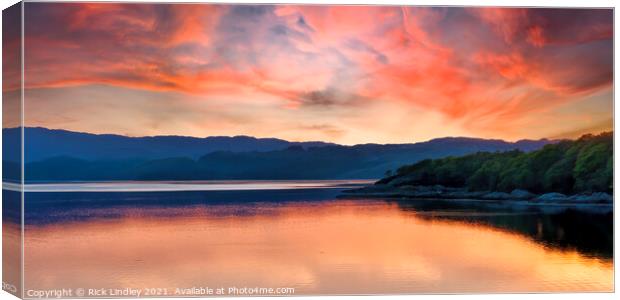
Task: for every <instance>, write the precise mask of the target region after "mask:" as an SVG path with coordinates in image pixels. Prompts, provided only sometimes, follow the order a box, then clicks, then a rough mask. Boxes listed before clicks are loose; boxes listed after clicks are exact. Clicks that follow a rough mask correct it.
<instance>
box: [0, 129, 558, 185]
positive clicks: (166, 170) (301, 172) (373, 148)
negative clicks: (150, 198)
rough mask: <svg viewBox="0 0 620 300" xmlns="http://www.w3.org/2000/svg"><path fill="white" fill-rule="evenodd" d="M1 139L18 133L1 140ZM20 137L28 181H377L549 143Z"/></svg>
mask: <svg viewBox="0 0 620 300" xmlns="http://www.w3.org/2000/svg"><path fill="white" fill-rule="evenodd" d="M11 130H13V132H10V131H11ZM7 131H9V134H11V133H15V132H17V133H19V131H18V130H16V129H4V130H3V133H4V134H6V133H7ZM26 136H27V138H26V150H25V153H26V162H27V163H26V173H25V174H26V175H25V176H26V179H27V180H29V181H64V180H189V179H193V180H209V179H341V178H380V177H383V176H384V174H385V172H386V171H388V170H395V169H396V168H398V167H399V166H402V165H405V164H412V163H415V162H418V161H420V160H422V159H428V158H442V157H446V156H460V155H465V154H470V153H476V152H481V151H485V152H497V151H509V150H514V149H518V150H521V151H526V152H528V151H533V150H537V149H540V148H541V147H543V146H544V145H546V144H549V143H553V142H555V141H550V140H546V139H543V140H521V141H517V142H515V143H510V142H506V141H502V140H485V139H479V138H466V137H447V138H438V139H433V140H430V141H427V142H420V143H412V144H384V145H382V144H360V145H354V146H343V145H337V144H330V143H324V142H287V141H285V140H280V139H274V138H268V139H257V138H253V137H248V136H240V137H207V138H194V137H178V136H156V137H125V136H119V135H93V134H87V133H74V132H70V131H65V130H49V129H44V128H26Z"/></svg>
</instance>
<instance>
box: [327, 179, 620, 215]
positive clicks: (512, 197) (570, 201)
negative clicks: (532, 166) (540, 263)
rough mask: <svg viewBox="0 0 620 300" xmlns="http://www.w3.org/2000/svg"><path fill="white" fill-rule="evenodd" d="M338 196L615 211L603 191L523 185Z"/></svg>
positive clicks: (379, 188) (375, 188)
mask: <svg viewBox="0 0 620 300" xmlns="http://www.w3.org/2000/svg"><path fill="white" fill-rule="evenodd" d="M338 198H345V199H361V198H375V199H378V198H382V199H395V200H425V201H449V202H472V203H473V202H475V203H476V204H483V205H484V204H488V205H494V206H497V205H499V206H510V207H525V208H541V209H544V210H555V209H559V210H565V209H576V210H580V211H588V212H597V213H607V212H613V196H612V195H610V194H607V193H602V192H593V193H584V194H575V195H564V194H560V193H545V194H533V193H530V192H528V191H525V190H520V189H515V190H513V191H512V192H511V193H506V192H496V191H468V190H466V189H464V188H449V187H443V186H440V185H436V186H399V187H396V186H391V185H387V184H374V185H369V186H365V187H362V188H357V189H349V190H345V191H342V193H341V195H339V196H338Z"/></svg>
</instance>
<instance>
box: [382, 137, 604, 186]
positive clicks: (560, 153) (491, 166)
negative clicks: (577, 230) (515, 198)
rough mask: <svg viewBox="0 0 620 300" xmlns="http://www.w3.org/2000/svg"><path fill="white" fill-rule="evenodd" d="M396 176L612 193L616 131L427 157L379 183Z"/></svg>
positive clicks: (417, 181)
mask: <svg viewBox="0 0 620 300" xmlns="http://www.w3.org/2000/svg"><path fill="white" fill-rule="evenodd" d="M396 179H399V180H398V181H395V182H398V184H397V185H406V184H410V185H436V184H440V185H444V186H449V187H467V188H469V189H470V190H472V191H503V192H510V191H512V190H514V189H525V190H528V191H531V192H534V193H548V192H560V193H565V194H573V193H583V192H611V191H612V189H613V133H612V132H605V133H601V134H598V135H592V134H587V135H584V136H582V137H580V138H579V139H577V140H563V141H560V142H558V143H554V144H549V145H546V146H544V147H543V148H542V149H540V150H536V151H532V152H523V151H519V150H513V151H506V152H494V153H491V152H478V153H474V154H470V155H465V156H459V157H446V158H442V159H427V160H423V161H420V162H418V163H415V164H413V165H407V166H403V167H401V168H399V169H398V170H397V171H396V172H395V174H394V175H392V176H389V177H387V178H384V179H382V180H380V181H379V183H389V182H391V181H393V180H396Z"/></svg>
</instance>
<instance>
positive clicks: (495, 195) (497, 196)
mask: <svg viewBox="0 0 620 300" xmlns="http://www.w3.org/2000/svg"><path fill="white" fill-rule="evenodd" d="M482 199H485V200H510V199H512V196H511V195H510V194H508V193H504V192H491V193H487V194H484V195H482Z"/></svg>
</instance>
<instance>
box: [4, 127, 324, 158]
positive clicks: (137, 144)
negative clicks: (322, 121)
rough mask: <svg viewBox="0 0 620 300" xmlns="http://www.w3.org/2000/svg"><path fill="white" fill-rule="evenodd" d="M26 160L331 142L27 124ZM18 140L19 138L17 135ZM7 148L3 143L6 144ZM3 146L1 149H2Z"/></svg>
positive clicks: (10, 132)
mask: <svg viewBox="0 0 620 300" xmlns="http://www.w3.org/2000/svg"><path fill="white" fill-rule="evenodd" d="M24 130H25V132H24V135H25V136H26V137H27V138H26V139H25V147H24V152H25V153H24V156H25V161H26V162H33V161H40V160H43V159H47V158H52V157H58V156H69V157H73V158H77V159H84V160H111V159H129V158H140V159H160V158H167V157H177V156H187V157H189V158H194V159H195V158H199V157H200V156H202V155H205V154H206V153H210V152H214V151H231V152H244V151H273V150H281V149H285V148H286V147H289V146H292V145H299V146H302V147H304V148H307V147H316V146H325V145H330V144H329V143H324V142H302V143H297V142H288V141H285V140H281V139H275V138H254V137H249V136H234V137H228V136H213V137H205V138H197V137H187V136H152V137H127V136H122V135H115V134H90V133H81V132H73V131H67V130H57V129H47V128H41V127H27V128H25V129H24ZM2 134H3V135H5V136H8V137H11V136H14V135H16V136H19V134H20V130H19V128H8V129H3V130H2ZM18 140H19V139H18ZM5 148H6V147H5ZM3 150H4V149H3Z"/></svg>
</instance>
